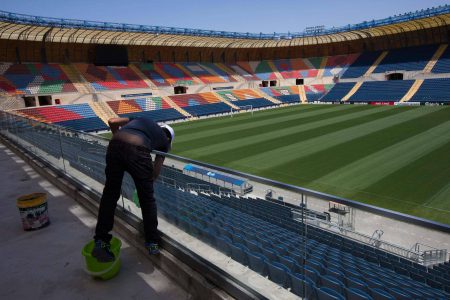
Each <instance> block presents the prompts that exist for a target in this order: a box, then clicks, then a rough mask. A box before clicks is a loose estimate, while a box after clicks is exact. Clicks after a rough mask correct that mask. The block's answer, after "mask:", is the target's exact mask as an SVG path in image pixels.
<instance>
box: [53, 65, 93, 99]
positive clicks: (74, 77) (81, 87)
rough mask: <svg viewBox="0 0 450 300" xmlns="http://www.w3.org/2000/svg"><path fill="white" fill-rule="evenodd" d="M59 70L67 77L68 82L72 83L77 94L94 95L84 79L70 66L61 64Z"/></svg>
mask: <svg viewBox="0 0 450 300" xmlns="http://www.w3.org/2000/svg"><path fill="white" fill-rule="evenodd" d="M61 68H62V69H63V71H64V73H66V75H67V77H69V80H70V81H71V82H72V83H73V85H74V86H75V88H76V89H77V90H78V92H79V93H81V94H93V93H95V91H94V90H93V88H92V87H91V85H90V84H89V82H87V81H86V79H84V78H83V76H81V74H80V73H79V72H78V71H77V70H76V69H75V67H74V66H73V65H72V64H61Z"/></svg>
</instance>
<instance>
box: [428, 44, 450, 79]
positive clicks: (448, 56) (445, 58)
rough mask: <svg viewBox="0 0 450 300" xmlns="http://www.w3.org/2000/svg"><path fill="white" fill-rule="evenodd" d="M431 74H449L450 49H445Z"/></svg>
mask: <svg viewBox="0 0 450 300" xmlns="http://www.w3.org/2000/svg"><path fill="white" fill-rule="evenodd" d="M431 72H432V73H450V47H447V49H445V51H444V53H442V56H441V57H440V58H439V60H438V61H437V62H436V64H435V65H434V67H433V69H432V70H431Z"/></svg>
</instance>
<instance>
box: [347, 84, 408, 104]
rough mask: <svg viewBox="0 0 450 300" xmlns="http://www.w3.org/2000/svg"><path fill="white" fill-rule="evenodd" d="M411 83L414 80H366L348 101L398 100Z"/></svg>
mask: <svg viewBox="0 0 450 300" xmlns="http://www.w3.org/2000/svg"><path fill="white" fill-rule="evenodd" d="M413 83H414V80H392V81H366V82H364V83H363V84H362V85H361V87H360V88H359V89H358V91H356V93H354V94H353V95H352V96H351V97H350V99H349V101H352V102H368V101H400V99H402V97H403V96H404V95H405V94H406V93H407V92H408V91H409V89H410V88H411V86H412V85H413Z"/></svg>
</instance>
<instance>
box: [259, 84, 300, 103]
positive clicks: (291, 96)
mask: <svg viewBox="0 0 450 300" xmlns="http://www.w3.org/2000/svg"><path fill="white" fill-rule="evenodd" d="M261 91H263V92H264V93H265V94H267V95H269V96H271V97H273V98H275V99H278V100H280V101H281V102H283V103H299V102H300V97H299V94H298V87H297V86H283V87H265V88H261Z"/></svg>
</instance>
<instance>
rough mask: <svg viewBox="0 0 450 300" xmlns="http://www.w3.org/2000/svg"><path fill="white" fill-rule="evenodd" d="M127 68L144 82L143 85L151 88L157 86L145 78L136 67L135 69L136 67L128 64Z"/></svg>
mask: <svg viewBox="0 0 450 300" xmlns="http://www.w3.org/2000/svg"><path fill="white" fill-rule="evenodd" d="M129 67H130V69H131V70H133V71H134V72H135V73H136V75H137V76H139V78H141V79H142V80H143V81H144V82H145V84H147V85H148V86H149V87H151V88H155V89H156V88H157V86H156V85H155V84H154V83H153V82H152V81H151V80H150V79H148V77H147V76H145V75H144V73H142V71H141V70H139V68H138V67H136V65H134V64H130V65H129Z"/></svg>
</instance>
